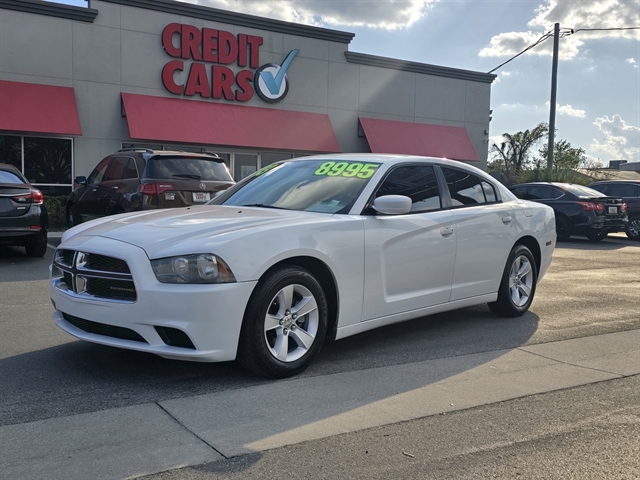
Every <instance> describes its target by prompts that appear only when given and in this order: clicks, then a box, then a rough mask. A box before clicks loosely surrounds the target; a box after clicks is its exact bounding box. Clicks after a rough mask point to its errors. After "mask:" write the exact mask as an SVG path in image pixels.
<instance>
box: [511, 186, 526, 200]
mask: <svg viewBox="0 0 640 480" xmlns="http://www.w3.org/2000/svg"><path fill="white" fill-rule="evenodd" d="M511 193H513V194H514V195H515V196H516V197H518V198H522V199H524V198H525V196H526V195H527V187H519V188H513V189H511Z"/></svg>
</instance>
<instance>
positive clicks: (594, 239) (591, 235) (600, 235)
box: [587, 232, 609, 242]
mask: <svg viewBox="0 0 640 480" xmlns="http://www.w3.org/2000/svg"><path fill="white" fill-rule="evenodd" d="M607 235H609V233H608V232H598V233H589V234H587V238H588V239H589V240H591V241H592V242H599V241H600V240H604V239H605V238H607Z"/></svg>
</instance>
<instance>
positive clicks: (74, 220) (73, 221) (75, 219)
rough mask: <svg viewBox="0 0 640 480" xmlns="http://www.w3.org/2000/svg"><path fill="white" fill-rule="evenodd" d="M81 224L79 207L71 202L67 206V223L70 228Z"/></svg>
mask: <svg viewBox="0 0 640 480" xmlns="http://www.w3.org/2000/svg"><path fill="white" fill-rule="evenodd" d="M79 224H80V217H79V215H78V209H77V208H76V206H75V205H73V204H71V205H69V207H68V208H67V225H68V227H69V228H72V227H75V226H76V225H79Z"/></svg>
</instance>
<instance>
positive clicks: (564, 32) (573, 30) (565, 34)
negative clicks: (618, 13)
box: [487, 27, 640, 73]
mask: <svg viewBox="0 0 640 480" xmlns="http://www.w3.org/2000/svg"><path fill="white" fill-rule="evenodd" d="M615 30H618V31H620V30H640V27H615V28H614V27H612V28H564V29H562V31H561V32H560V38H564V37H568V36H569V35H573V34H574V33H578V32H598V31H601V32H604V31H615ZM549 37H553V33H552V30H549V31H548V32H547V33H545V34H544V35H542V36H541V37H540V38H539V39H538V40H537V41H536V42H535V43H532V44H531V45H529V46H528V47H527V48H525V49H524V50H522V51H521V52H520V53H517V54H516V55H514V56H513V57H511V58H510V59H509V60H507V61H506V62H504V63H501V64H500V65H498V66H497V67H496V68H494V69H493V70H489V71H488V72H487V73H493V72H495V71H496V70H498V69H499V68H501V67H504V66H505V65H506V64H507V63H509V62H511V61H512V60H515V59H516V58H518V57H519V56H520V55H522V54H524V53H526V52H528V51H529V50H531V49H532V48H534V47H536V46H538V45H540V44H541V43H542V42H544V41H545V40H546V39H547V38H549Z"/></svg>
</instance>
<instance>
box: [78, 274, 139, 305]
mask: <svg viewBox="0 0 640 480" xmlns="http://www.w3.org/2000/svg"><path fill="white" fill-rule="evenodd" d="M83 273H84V272H83ZM86 292H87V293H88V294H90V295H93V296H95V297H103V298H114V299H120V300H135V299H136V287H135V285H134V284H133V281H126V280H113V279H110V278H87V286H86Z"/></svg>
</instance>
